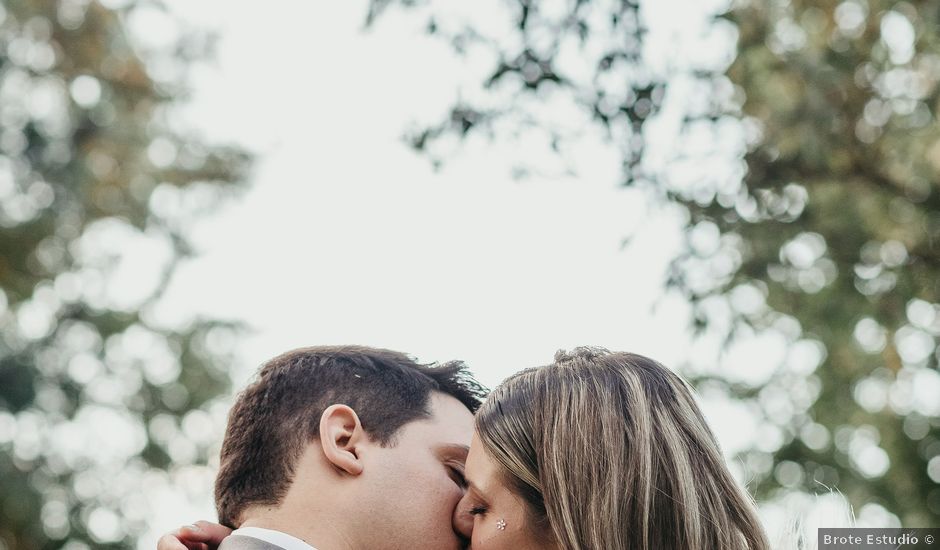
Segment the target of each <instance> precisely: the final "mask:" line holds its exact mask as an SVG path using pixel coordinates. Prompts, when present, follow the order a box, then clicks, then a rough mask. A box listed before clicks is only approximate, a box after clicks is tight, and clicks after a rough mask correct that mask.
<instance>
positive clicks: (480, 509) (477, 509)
mask: <svg viewBox="0 0 940 550" xmlns="http://www.w3.org/2000/svg"><path fill="white" fill-rule="evenodd" d="M488 511H489V508H487V507H486V506H483V505H477V506H474V507H472V508H470V515H471V516H485V515H486V512H488Z"/></svg>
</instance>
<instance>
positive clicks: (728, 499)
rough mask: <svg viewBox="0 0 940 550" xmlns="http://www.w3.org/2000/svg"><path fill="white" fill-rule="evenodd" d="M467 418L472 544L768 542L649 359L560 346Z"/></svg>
mask: <svg viewBox="0 0 940 550" xmlns="http://www.w3.org/2000/svg"><path fill="white" fill-rule="evenodd" d="M475 428H476V433H475V434H474V439H473V442H472V444H471V447H470V454H469V456H468V458H467V463H466V470H465V475H466V479H467V487H468V488H467V492H466V495H465V496H464V498H463V500H461V502H460V504H459V505H458V507H457V511H456V512H455V518H454V523H455V525H456V526H457V528H458V529H459V530H460V531H461V532H463V534H464V535H465V536H466V537H467V538H469V539H470V540H471V547H472V548H473V549H474V550H499V549H504V548H505V549H512V550H525V549H536V548H538V549H542V548H556V549H563V550H608V549H616V550H671V549H676V550H678V549H683V550H716V549H722V550H767V549H769V547H770V546H769V544H768V542H767V537H766V535H765V534H764V531H763V528H762V527H761V524H760V521H759V520H758V517H757V513H756V511H755V507H754V504H753V501H752V500H751V499H750V497H749V496H748V495H747V493H746V492H745V491H744V490H743V489H742V488H741V487H739V486H738V484H737V483H736V482H735V480H734V478H733V477H732V476H731V473H730V472H729V471H728V469H727V467H726V466H725V464H724V460H723V458H722V456H721V452H720V450H719V447H718V444H717V442H716V441H715V437H714V436H713V435H712V433H711V431H710V430H709V429H708V426H707V425H706V423H705V419H704V418H703V416H702V414H701V411H699V409H698V406H697V405H696V404H695V400H694V398H693V397H692V393H691V391H690V390H689V387H688V386H687V385H686V383H685V382H684V381H683V380H682V379H681V378H679V377H678V376H677V375H676V374H674V373H673V372H671V371H670V370H668V369H666V368H665V367H663V366H662V365H660V364H659V363H657V362H655V361H653V360H651V359H648V358H646V357H642V356H639V355H634V354H630V353H612V352H609V351H606V350H603V349H599V348H578V349H575V350H574V351H572V352H570V353H568V352H559V353H558V354H556V356H555V362H554V363H553V364H551V365H548V366H544V367H536V368H532V369H527V370H524V371H522V372H519V373H517V374H515V375H513V376H511V377H510V378H508V379H507V380H506V381H505V382H503V384H501V385H500V386H499V387H498V388H497V389H496V390H494V391H493V392H492V393H491V394H490V396H489V397H488V398H487V400H486V402H485V403H484V404H483V406H482V407H481V408H480V410H479V411H478V412H477V416H476V420H475ZM226 531H227V530H225V528H223V527H221V526H214V525H211V524H206V523H203V524H202V529H201V530H199V531H196V532H194V531H191V530H185V529H184V530H181V531H178V532H177V537H178V538H179V539H182V540H184V541H187V542H190V543H195V542H209V543H217V541H218V538H219V537H220V536H223V535H224V534H225V532H226ZM173 541H174V542H178V541H176V539H173ZM161 548H171V546H169V545H164V544H163V543H161Z"/></svg>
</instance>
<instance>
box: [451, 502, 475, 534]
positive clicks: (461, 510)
mask: <svg viewBox="0 0 940 550" xmlns="http://www.w3.org/2000/svg"><path fill="white" fill-rule="evenodd" d="M454 531H457V532H458V533H460V535H461V536H463V537H464V538H466V539H467V540H470V535H471V534H473V516H472V515H470V505H469V504H468V503H467V499H466V497H464V498H462V499H460V502H458V503H457V507H456V508H454Z"/></svg>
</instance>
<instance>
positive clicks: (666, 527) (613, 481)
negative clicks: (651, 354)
mask: <svg viewBox="0 0 940 550" xmlns="http://www.w3.org/2000/svg"><path fill="white" fill-rule="evenodd" d="M476 429H477V432H478V433H479V437H480V441H481V442H482V444H483V446H484V448H485V449H486V451H487V452H488V453H489V455H490V456H491V457H492V458H493V459H494V460H496V462H498V463H499V464H500V465H501V467H502V470H503V474H504V478H505V481H506V483H507V484H508V485H509V487H510V488H511V489H512V490H513V491H514V492H515V493H516V494H518V495H519V496H520V497H521V498H522V500H524V501H525V503H526V506H527V517H528V520H529V528H530V529H532V530H533V532H535V533H536V534H537V535H541V536H542V537H543V538H544V539H545V541H546V546H548V545H551V546H556V547H558V548H562V549H565V550H673V549H674V550H679V549H682V550H718V549H721V550H767V549H769V548H770V546H769V544H768V542H767V537H766V535H765V533H764V530H763V528H762V526H761V523H760V520H759V519H758V516H757V512H756V508H755V505H754V502H753V500H752V499H751V497H750V496H749V495H748V494H747V492H746V491H744V490H743V489H742V488H741V487H740V486H739V485H738V483H737V482H736V481H735V479H734V478H733V477H732V475H731V473H730V472H729V471H728V469H727V467H726V466H725V463H724V459H723V458H722V455H721V451H720V449H719V447H718V443H717V442H716V440H715V437H714V435H712V432H711V430H709V428H708V426H707V424H706V422H705V419H704V417H703V416H702V414H701V412H700V411H699V408H698V406H697V405H696V403H695V400H694V398H693V396H692V392H691V390H690V388H689V387H688V385H687V384H686V383H685V381H683V380H682V379H681V378H680V377H679V376H678V375H676V374H675V373H673V372H672V371H670V370H669V369H667V368H665V367H664V366H662V365H660V364H659V363H657V362H656V361H653V360H651V359H648V358H646V357H642V356H639V355H634V354H630V353H612V352H609V351H607V350H604V349H599V348H577V349H575V350H573V351H572V352H563V351H560V352H558V353H557V354H556V355H555V362H554V363H553V364H551V365H548V366H544V367H537V368H533V369H528V370H524V371H522V372H520V373H517V374H515V375H513V376H512V377H510V378H509V379H507V380H506V381H505V382H503V384H501V385H500V386H499V387H498V388H497V389H496V390H494V391H493V392H492V393H491V394H490V396H489V398H488V399H487V400H486V401H485V402H484V404H483V406H482V407H481V408H480V410H479V412H478V413H477V416H476Z"/></svg>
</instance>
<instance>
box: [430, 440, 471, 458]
mask: <svg viewBox="0 0 940 550" xmlns="http://www.w3.org/2000/svg"><path fill="white" fill-rule="evenodd" d="M437 452H438V454H439V455H440V456H442V457H445V458H454V459H457V460H459V461H461V462H466V461H467V455H468V454H469V453H470V447H469V446H467V445H459V444H457V443H448V444H446V445H441V446H440V447H438V449H437Z"/></svg>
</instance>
